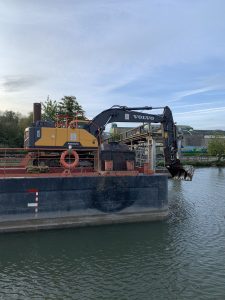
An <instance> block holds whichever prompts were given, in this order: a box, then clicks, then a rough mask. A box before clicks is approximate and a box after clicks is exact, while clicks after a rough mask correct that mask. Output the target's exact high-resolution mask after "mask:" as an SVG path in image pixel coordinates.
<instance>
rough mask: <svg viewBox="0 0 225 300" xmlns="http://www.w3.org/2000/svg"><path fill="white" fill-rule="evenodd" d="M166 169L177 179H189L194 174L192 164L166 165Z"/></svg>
mask: <svg viewBox="0 0 225 300" xmlns="http://www.w3.org/2000/svg"><path fill="white" fill-rule="evenodd" d="M167 169H168V171H169V172H170V174H171V175H172V178H173V179H177V180H185V181H191V180H192V177H193V174H194V168H193V166H182V165H181V164H179V165H172V166H167Z"/></svg>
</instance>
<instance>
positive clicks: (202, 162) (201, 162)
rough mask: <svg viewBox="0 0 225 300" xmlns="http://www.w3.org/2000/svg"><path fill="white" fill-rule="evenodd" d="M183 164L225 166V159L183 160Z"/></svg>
mask: <svg viewBox="0 0 225 300" xmlns="http://www.w3.org/2000/svg"><path fill="white" fill-rule="evenodd" d="M181 162H182V164H183V165H192V166H194V167H225V160H223V161H206V160H193V161H191V160H181Z"/></svg>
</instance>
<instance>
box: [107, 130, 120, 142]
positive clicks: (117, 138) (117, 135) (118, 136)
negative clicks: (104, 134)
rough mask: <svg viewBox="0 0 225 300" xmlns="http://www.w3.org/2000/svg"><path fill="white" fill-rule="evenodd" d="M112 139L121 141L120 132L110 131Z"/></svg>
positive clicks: (112, 140)
mask: <svg viewBox="0 0 225 300" xmlns="http://www.w3.org/2000/svg"><path fill="white" fill-rule="evenodd" d="M109 138H110V141H111V142H118V141H120V134H119V133H115V132H113V133H110V137H109Z"/></svg>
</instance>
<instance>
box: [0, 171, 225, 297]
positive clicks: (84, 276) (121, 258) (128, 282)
mask: <svg viewBox="0 0 225 300" xmlns="http://www.w3.org/2000/svg"><path fill="white" fill-rule="evenodd" d="M224 183H225V169H224V168H222V169H218V168H207V169H197V170H196V172H195V176H194V179H193V181H192V182H178V181H176V182H175V181H170V182H169V197H170V216H169V219H168V220H167V221H166V222H156V223H143V224H126V225H115V226H103V227H93V228H82V229H73V230H72V229H71V230H59V231H48V232H38V233H20V234H8V235H6V234H4V235H1V236H0V299H190V298H193V299H224V295H225V284H224V283H225V273H224V270H225V249H224V248H225V184H224Z"/></svg>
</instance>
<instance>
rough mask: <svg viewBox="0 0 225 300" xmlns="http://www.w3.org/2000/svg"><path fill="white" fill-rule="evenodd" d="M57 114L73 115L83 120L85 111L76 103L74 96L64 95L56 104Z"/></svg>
mask: <svg viewBox="0 0 225 300" xmlns="http://www.w3.org/2000/svg"><path fill="white" fill-rule="evenodd" d="M58 108H59V114H63V115H66V116H68V117H73V118H76V119H78V120H85V119H86V118H85V111H84V110H83V108H82V106H81V105H80V104H79V103H78V101H77V99H76V97H75V96H64V97H63V98H62V99H61V101H60V102H59V105H58Z"/></svg>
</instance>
